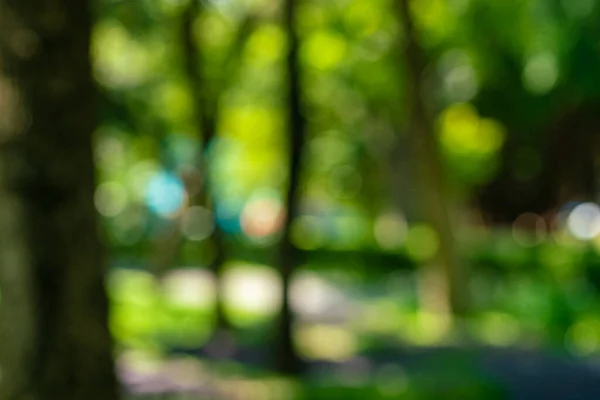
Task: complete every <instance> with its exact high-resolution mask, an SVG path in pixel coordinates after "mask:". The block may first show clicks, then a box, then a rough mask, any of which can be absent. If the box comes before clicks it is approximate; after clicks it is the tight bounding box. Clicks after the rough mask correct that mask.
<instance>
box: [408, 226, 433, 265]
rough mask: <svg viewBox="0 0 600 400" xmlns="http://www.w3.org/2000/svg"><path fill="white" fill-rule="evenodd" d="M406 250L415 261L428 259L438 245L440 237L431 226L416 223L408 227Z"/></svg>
mask: <svg viewBox="0 0 600 400" xmlns="http://www.w3.org/2000/svg"><path fill="white" fill-rule="evenodd" d="M405 245H406V252H407V253H408V255H409V256H410V257H411V258H412V259H414V260H415V261H417V262H424V261H428V260H430V259H431V258H432V257H433V256H435V254H436V253H437V251H438V249H439V247H440V239H439V236H438V234H437V232H436V231H435V229H433V228H432V227H430V226H429V225H426V224H416V225H413V226H412V227H410V228H409V230H408V237H407V239H406V244H405Z"/></svg>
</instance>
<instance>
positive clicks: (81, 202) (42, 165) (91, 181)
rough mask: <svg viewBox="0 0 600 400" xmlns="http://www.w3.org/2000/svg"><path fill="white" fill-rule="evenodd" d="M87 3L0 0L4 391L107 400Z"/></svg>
mask: <svg viewBox="0 0 600 400" xmlns="http://www.w3.org/2000/svg"><path fill="white" fill-rule="evenodd" d="M89 6H90V2H89V1H86V0H57V1H53V2H49V1H32V0H13V1H10V0H0V51H1V54H0V115H1V118H0V290H1V291H2V292H1V294H2V296H1V304H0V367H1V371H2V378H1V380H0V398H1V399H3V400H43V399H48V400H56V399H61V400H69V399H73V400H75V399H77V400H81V399H86V400H113V399H117V398H118V388H117V383H116V379H115V374H114V369H113V362H112V340H111V337H110V334H109V330H108V321H107V314H108V302H107V298H106V295H105V290H104V285H103V280H104V272H105V257H104V252H103V249H102V246H101V245H100V242H99V239H98V226H97V222H96V212H95V210H94V205H93V195H94V189H95V177H94V174H95V172H94V167H93V163H92V160H93V155H92V132H93V130H94V128H95V117H94V112H93V111H94V104H93V102H94V99H95V93H94V86H93V83H92V78H91V68H90V62H89V41H90V29H91V16H90V10H89Z"/></svg>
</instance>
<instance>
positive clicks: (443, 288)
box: [398, 0, 468, 315]
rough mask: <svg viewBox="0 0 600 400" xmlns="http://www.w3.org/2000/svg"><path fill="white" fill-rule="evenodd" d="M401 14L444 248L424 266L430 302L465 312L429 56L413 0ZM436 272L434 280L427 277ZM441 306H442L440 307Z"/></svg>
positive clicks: (420, 151)
mask: <svg viewBox="0 0 600 400" xmlns="http://www.w3.org/2000/svg"><path fill="white" fill-rule="evenodd" d="M398 10H399V19H400V23H401V24H402V26H403V29H404V31H403V38H402V39H403V45H404V48H403V49H402V55H403V57H404V61H405V76H406V77H405V82H406V85H407V91H408V96H407V104H408V106H409V107H410V112H409V113H408V129H409V131H410V136H411V142H412V149H413V154H412V159H413V161H414V165H415V173H416V176H417V182H418V184H419V198H420V199H421V202H420V204H421V210H420V213H421V214H422V218H423V219H424V220H425V221H426V222H427V223H429V224H430V226H431V227H432V228H434V229H435V230H436V232H437V235H438V239H439V250H438V252H437V254H436V256H435V258H434V259H433V260H432V262H431V265H427V266H425V268H426V270H425V271H424V272H425V273H426V274H425V277H426V282H431V283H432V284H431V285H429V284H428V285H426V292H427V293H425V295H426V296H430V295H433V301H431V302H429V301H426V302H427V303H429V304H430V307H431V308H433V310H434V311H438V312H442V313H445V312H449V313H452V314H454V315H462V314H464V313H465V312H466V307H467V291H468V287H467V280H466V277H465V272H464V270H463V268H462V265H461V264H460V263H459V260H458V257H457V254H456V248H455V237H454V232H453V223H452V220H451V211H450V204H449V203H450V193H449V191H448V188H447V182H446V178H445V176H444V170H443V166H442V160H441V157H440V154H439V151H438V145H437V142H436V139H435V132H434V129H433V123H432V120H431V117H430V116H429V111H428V107H427V103H426V101H425V99H424V98H423V94H424V87H423V74H424V73H425V68H426V60H425V56H424V54H423V49H422V48H421V47H420V45H419V41H418V38H417V37H416V32H415V28H414V24H413V20H412V16H411V12H410V7H409V2H408V0H399V1H398ZM427 276H430V277H431V280H430V279H429V278H427ZM436 309H437V310H436Z"/></svg>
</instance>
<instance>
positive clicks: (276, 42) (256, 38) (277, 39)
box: [245, 25, 286, 65]
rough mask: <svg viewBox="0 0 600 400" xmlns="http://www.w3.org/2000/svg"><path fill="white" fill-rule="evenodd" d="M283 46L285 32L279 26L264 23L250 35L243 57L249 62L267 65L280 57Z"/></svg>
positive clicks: (284, 43)
mask: <svg viewBox="0 0 600 400" xmlns="http://www.w3.org/2000/svg"><path fill="white" fill-rule="evenodd" d="M285 47H286V39H285V34H284V33H283V31H282V30H281V28H280V27H278V26H276V25H266V26H263V27H261V28H260V29H258V30H257V31H256V32H254V34H252V36H250V39H249V40H248V44H247V45H246V50H245V57H246V60H247V62H249V63H250V64H255V65H256V64H258V65H267V64H271V63H274V62H276V61H278V60H279V59H281V58H282V56H283V54H284V51H285Z"/></svg>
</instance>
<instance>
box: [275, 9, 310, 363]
mask: <svg viewBox="0 0 600 400" xmlns="http://www.w3.org/2000/svg"><path fill="white" fill-rule="evenodd" d="M295 21H296V1H295V0H286V1H285V3H284V24H285V30H286V33H287V37H288V43H289V48H288V55H287V59H286V70H287V71H286V72H287V82H288V100H287V111H288V129H289V135H290V136H289V142H288V143H289V151H288V154H289V157H290V159H289V177H288V188H287V194H286V195H287V196H286V210H287V217H286V221H285V224H284V227H283V237H282V239H281V245H280V248H279V254H278V263H277V264H278V266H279V271H280V273H281V279H282V299H283V302H282V305H281V311H280V314H279V317H278V320H277V332H276V334H277V343H276V347H275V351H276V354H275V356H276V367H277V370H278V371H279V372H281V373H283V374H297V373H299V372H301V371H302V368H303V363H302V361H301V360H300V358H299V356H298V354H297V353H296V349H295V346H294V338H293V324H294V317H293V313H292V310H291V307H290V302H289V300H290V299H289V297H290V281H291V278H292V275H293V273H294V269H295V267H296V262H297V260H298V256H299V254H298V249H296V247H295V246H294V245H293V244H292V240H291V226H292V222H293V220H294V217H295V215H296V213H297V211H298V205H299V200H300V172H301V167H302V166H301V162H302V153H303V152H302V148H303V146H304V131H305V125H306V122H305V120H304V117H303V115H302V112H301V82H300V61H299V57H298V48H299V40H298V35H297V33H296V29H295Z"/></svg>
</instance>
